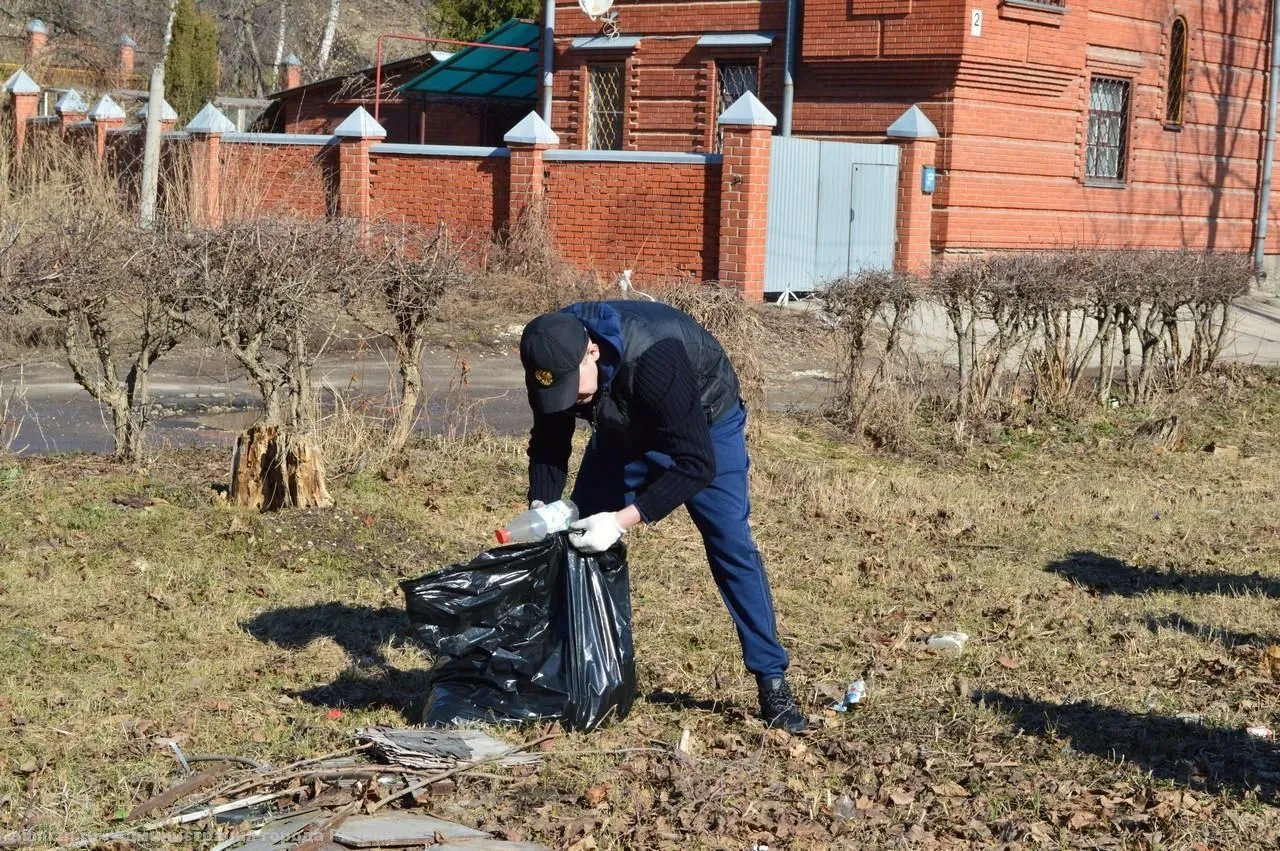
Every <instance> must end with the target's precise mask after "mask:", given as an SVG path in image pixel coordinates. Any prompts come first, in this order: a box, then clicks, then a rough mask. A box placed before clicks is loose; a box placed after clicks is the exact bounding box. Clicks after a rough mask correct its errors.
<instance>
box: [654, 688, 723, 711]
mask: <svg viewBox="0 0 1280 851" xmlns="http://www.w3.org/2000/svg"><path fill="white" fill-rule="evenodd" d="M644 699H645V700H646V701H647V702H649V703H652V704H655V705H658V706H673V707H675V708H676V709H697V710H700V711H702V712H719V713H721V714H724V713H726V711H727V710H728V709H729V708H731V707H732V706H733V704H732V703H731V702H729V701H724V700H710V699H706V698H697V697H694V696H693V695H691V694H689V693H687V692H683V691H667V690H666V689H654V690H653V691H651V692H649V693H648V694H647V695H645V698H644Z"/></svg>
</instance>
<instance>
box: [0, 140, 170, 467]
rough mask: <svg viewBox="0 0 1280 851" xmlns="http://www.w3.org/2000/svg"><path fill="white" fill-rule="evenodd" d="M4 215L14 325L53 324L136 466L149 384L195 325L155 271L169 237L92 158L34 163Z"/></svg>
mask: <svg viewBox="0 0 1280 851" xmlns="http://www.w3.org/2000/svg"><path fill="white" fill-rule="evenodd" d="M27 167H28V168H31V169H36V168H39V169H40V171H39V174H38V177H39V179H38V180H33V175H32V174H30V173H29V174H27V175H26V176H25V179H24V180H22V181H19V182H18V184H17V186H16V188H15V189H14V191H13V192H12V193H11V194H10V195H9V196H8V198H7V204H6V205H5V207H4V210H3V218H4V222H3V233H4V240H3V245H0V251H2V252H3V256H4V264H3V281H4V285H5V286H4V290H5V294H4V296H3V299H4V301H5V302H6V305H5V306H6V307H8V311H7V312H9V313H10V314H11V315H18V314H22V313H24V312H25V313H28V314H29V313H34V314H37V315H41V316H44V317H46V318H48V319H50V320H53V321H55V322H56V323H57V324H58V326H59V329H60V333H61V345H62V349H63V354H64V356H65V358H66V361H67V364H68V366H69V367H70V369H71V372H72V375H73V377H74V378H75V380H76V382H77V383H78V384H79V385H80V386H81V387H82V388H84V390H85V391H86V392H88V393H89V394H90V395H91V396H92V397H93V398H94V399H96V400H97V401H98V402H99V403H101V404H102V405H104V406H105V407H106V408H107V409H108V411H109V413H110V416H111V421H112V430H113V436H114V441H115V453H116V455H117V456H118V457H120V458H122V459H127V460H134V459H137V458H138V457H139V456H140V454H141V452H142V448H143V442H144V438H145V433H146V430H147V427H148V426H149V411H150V404H149V395H150V393H149V386H148V381H149V376H150V370H151V368H152V367H153V366H154V364H155V363H156V361H157V360H159V359H160V358H161V357H163V356H164V355H165V354H167V353H168V352H170V351H172V350H173V349H174V348H175V347H176V346H177V345H178V343H179V342H181V340H182V339H183V337H184V335H185V334H186V331H187V327H188V326H187V324H186V322H185V320H184V318H183V316H182V315H181V314H182V299H181V298H180V297H178V296H177V295H176V294H175V292H174V291H173V289H172V286H171V285H172V283H173V281H172V278H171V277H170V276H168V275H167V274H166V270H165V269H163V268H162V267H161V266H159V265H157V263H156V262H155V260H156V258H157V257H158V256H160V255H162V254H163V253H164V252H163V246H164V245H165V243H166V240H167V238H168V234H167V233H166V232H164V231H163V229H159V230H149V231H144V230H142V229H140V228H139V227H138V226H137V225H136V224H135V223H134V221H133V219H132V218H131V217H130V216H129V215H128V213H127V210H126V209H125V207H124V206H123V204H122V203H121V201H120V198H119V195H118V193H117V190H116V188H115V186H114V184H113V183H112V182H111V180H110V178H109V177H108V176H106V175H104V174H102V172H101V170H100V169H98V168H97V165H96V162H94V161H93V160H92V154H84V155H81V156H79V157H78V158H77V157H76V156H75V155H74V153H73V152H68V151H63V153H62V154H60V155H58V156H54V155H50V156H48V157H47V158H45V159H42V160H36V159H35V158H34V157H33V159H32V160H28V161H27Z"/></svg>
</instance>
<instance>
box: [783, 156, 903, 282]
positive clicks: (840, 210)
mask: <svg viewBox="0 0 1280 851" xmlns="http://www.w3.org/2000/svg"><path fill="white" fill-rule="evenodd" d="M897 211H898V146H897V145H865V144H853V143H849V142H820V141H818V140H816V139H797V138H794V137H784V136H775V137H774V139H773V153H772V156H771V160H770V164H769V231H768V233H769V236H768V241H767V244H766V256H765V275H764V281H765V283H764V291H765V292H766V293H770V294H782V295H787V294H792V293H804V292H813V291H815V290H819V289H822V287H823V286H824V285H825V284H827V283H830V282H831V281H833V280H836V279H838V278H842V277H845V276H846V275H850V274H853V273H855V272H858V271H861V270H863V269H889V268H892V266H893V247H894V241H895V237H896V218H897Z"/></svg>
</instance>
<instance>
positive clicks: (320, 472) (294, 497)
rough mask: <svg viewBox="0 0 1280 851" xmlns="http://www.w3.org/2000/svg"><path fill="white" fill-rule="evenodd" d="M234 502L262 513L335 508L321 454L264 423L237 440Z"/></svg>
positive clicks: (300, 437) (293, 434) (303, 439)
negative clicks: (293, 509)
mask: <svg viewBox="0 0 1280 851" xmlns="http://www.w3.org/2000/svg"><path fill="white" fill-rule="evenodd" d="M230 497H231V502H232V503H233V504H235V505H243V506H247V507H250V508H256V509H258V510H259V511H278V510H280V509H282V508H330V507H332V506H333V497H332V496H330V495H329V489H328V488H327V487H326V486H325V481H324V460H323V459H322V458H321V456H320V448H319V447H318V446H316V445H315V443H314V442H313V441H312V440H311V439H310V438H308V437H306V436H305V435H300V434H297V433H296V432H292V431H289V430H287V429H283V428H281V427H280V426H278V425H274V424H272V423H265V422H261V423H255V424H253V425H251V426H250V427H249V428H248V429H246V430H245V431H243V432H242V433H241V434H240V436H239V437H238V438H236V449H235V454H234V455H232V458H231V494H230Z"/></svg>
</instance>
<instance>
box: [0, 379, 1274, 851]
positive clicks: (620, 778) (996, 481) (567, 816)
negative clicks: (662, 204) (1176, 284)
mask: <svg viewBox="0 0 1280 851" xmlns="http://www.w3.org/2000/svg"><path fill="white" fill-rule="evenodd" d="M496 371H498V370H495V372H496ZM502 371H504V374H505V366H504V367H502ZM473 374H474V373H473ZM185 392H195V391H185ZM1168 409H1172V410H1176V411H1177V412H1178V413H1179V414H1180V415H1181V416H1182V417H1183V419H1184V421H1185V422H1186V423H1187V425H1188V428H1189V439H1188V441H1187V449H1186V451H1181V452H1173V453H1168V452H1163V453H1157V452H1153V451H1152V450H1151V449H1150V448H1145V449H1143V448H1138V449H1130V448H1125V438H1126V437H1127V436H1128V435H1130V434H1132V433H1133V431H1134V429H1135V428H1136V427H1137V425H1139V424H1140V423H1141V422H1142V421H1143V420H1145V419H1146V418H1147V417H1149V416H1151V415H1152V414H1153V413H1165V412H1167V410H1168ZM1278 427H1280V375H1277V374H1276V373H1274V372H1264V371H1242V370H1235V371H1234V372H1233V373H1232V377H1231V379H1230V380H1227V379H1225V378H1224V379H1222V380H1216V379H1215V380H1214V381H1210V382H1207V383H1206V384H1205V386H1204V387H1203V388H1201V390H1200V392H1198V393H1196V394H1191V395H1188V396H1186V397H1184V398H1181V399H1179V400H1173V401H1170V402H1169V403H1168V407H1167V408H1166V410H1164V411H1160V412H1153V411H1142V410H1125V409H1120V410H1114V411H1108V412H1106V413H1105V415H1104V414H1099V415H1097V416H1096V417H1093V418H1089V419H1086V420H1085V421H1083V422H1077V423H1068V422H1061V421H1052V420H1045V421H1039V422H1037V423H1034V424H1032V425H1026V424H1022V425H1020V426H1018V427H1017V428H1012V427H1008V428H1005V429H1004V430H1003V431H998V432H997V433H996V435H995V437H994V438H993V439H992V440H991V441H990V442H988V443H979V444H976V445H974V446H972V447H971V448H969V449H968V450H966V451H963V452H961V451H957V450H954V449H950V448H945V447H942V446H940V445H938V444H936V443H932V442H930V441H929V440H928V439H927V438H922V439H921V440H920V441H918V442H917V443H916V444H915V446H916V449H915V450H913V451H912V452H910V453H908V454H897V455H891V454H877V453H873V452H869V451H867V450H865V449H863V448H860V447H858V446H854V445H851V444H850V443H848V442H847V441H846V440H845V439H844V438H843V437H842V436H841V435H840V434H839V433H837V432H835V431H833V430H831V429H830V428H829V427H828V426H827V425H825V424H824V423H823V422H822V420H820V419H818V418H816V417H814V416H813V415H812V414H806V413H803V412H802V413H796V414H774V415H772V416H770V417H768V418H767V422H766V423H765V427H764V428H763V430H762V433H761V434H760V436H759V439H758V441H757V445H756V447H755V449H754V454H753V461H754V467H753V489H754V493H753V497H754V501H755V509H756V510H755V530H756V533H757V537H758V540H759V543H760V546H761V549H762V551H763V553H764V555H765V558H766V561H767V564H768V566H769V570H770V574H771V577H772V582H773V588H774V596H775V599H776V602H777V608H778V611H779V618H780V623H779V627H780V632H781V636H782V638H783V641H784V643H785V644H786V646H787V647H788V648H789V649H790V651H791V653H792V659H793V662H792V669H791V678H792V681H793V684H794V685H795V687H796V691H797V692H798V694H799V695H800V696H801V699H802V701H803V703H804V707H805V710H806V712H808V713H809V714H810V716H811V719H812V721H813V723H814V726H815V731H814V732H813V733H812V735H810V736H808V737H805V738H803V739H797V738H792V737H788V736H786V735H785V734H782V733H778V732H768V731H766V730H764V729H763V728H762V726H761V725H760V723H759V722H758V721H757V720H756V719H755V718H754V716H753V713H754V700H755V697H754V687H753V683H752V681H751V679H750V677H749V676H748V675H747V674H746V672H745V671H744V670H743V668H742V665H741V661H740V658H739V655H738V648H737V642H736V639H735V636H734V634H733V631H732V626H731V622H730V621H729V618H728V617H727V615H726V614H725V612H724V610H723V606H722V605H721V603H720V601H719V599H718V598H717V596H716V594H715V590H714V586H713V584H712V582H711V580H710V576H709V574H708V571H707V569H706V566H705V561H704V559H703V556H702V554H701V544H700V541H699V540H698V537H697V535H696V532H695V530H694V529H693V527H692V525H691V524H690V523H689V521H688V519H687V518H686V517H685V516H683V515H680V516H676V517H673V518H670V519H668V520H666V521H664V522H662V523H660V524H657V525H656V526H655V527H653V528H648V529H644V530H641V531H639V532H637V533H635V534H633V535H631V536H630V544H631V549H630V562H631V574H632V577H633V605H634V608H635V624H634V626H635V641H636V650H637V657H638V669H639V678H640V693H641V698H640V700H639V701H638V702H637V704H636V706H635V709H634V711H633V712H632V714H631V715H630V717H628V718H627V719H625V720H624V721H621V722H620V723H617V724H615V725H612V726H610V727H608V728H606V729H603V730H600V731H598V732H596V733H593V734H590V735H582V734H571V735H565V736H563V737H561V738H559V739H556V740H555V741H553V742H551V743H550V744H549V745H548V748H549V749H548V750H547V751H546V752H545V754H544V756H545V758H546V764H545V765H544V766H543V767H542V768H541V769H540V770H539V771H538V772H536V773H535V774H533V775H531V776H516V775H511V776H505V775H502V774H497V773H493V774H490V775H486V776H484V777H467V776H465V775H464V776H462V777H460V778H459V779H458V781H457V786H456V788H455V789H454V790H453V791H451V792H450V793H449V794H447V795H442V796H441V797H440V798H439V799H438V801H433V802H432V803H431V804H430V805H429V809H430V810H431V811H432V812H434V813H435V814H437V815H440V816H442V817H445V818H450V819H453V820H457V821H462V822H465V823H468V824H473V825H475V826H478V827H482V828H483V829H486V830H489V831H491V832H493V833H495V834H497V835H499V836H504V837H506V838H509V839H526V840H531V841H538V842H543V843H545V844H547V845H550V846H552V847H556V848H574V849H579V851H585V849H589V848H600V849H607V848H724V849H745V848H753V847H760V846H761V845H768V846H769V847H770V848H866V847H913V848H942V847H945V848H989V847H1002V846H1003V847H1009V848H1039V847H1044V848H1048V847H1061V848H1067V847H1070V848H1150V849H1155V848H1160V849H1174V848H1178V849H1203V848H1264V847H1275V845H1276V843H1277V842H1280V818H1277V816H1276V811H1275V808H1274V807H1275V803H1276V798H1277V791H1278V790H1280V754H1278V753H1277V752H1276V745H1275V744H1274V743H1273V742H1272V741H1271V740H1269V739H1265V738H1257V737H1255V736H1254V735H1251V734H1250V733H1248V732H1246V728H1249V727H1270V728H1277V727H1280V716H1278V713H1277V695H1280V686H1278V685H1277V681H1276V680H1275V679H1273V677H1272V674H1271V669H1269V668H1268V667H1266V658H1267V657H1266V654H1265V650H1266V648H1267V647H1269V646H1270V645H1272V644H1273V643H1280V635H1277V630H1276V626H1275V623H1276V600H1277V598H1280V569H1278V568H1277V566H1276V565H1277V563H1278V561H1280V559H1278V558H1277V557H1278V556H1280V541H1278V539H1277V531H1280V524H1278V523H1277V520H1276V515H1275V502H1276V495H1277V484H1276V483H1277V481H1280V476H1278V473H1280V465H1278V464H1277V457H1278V456H1277V452H1276V448H1275V442H1276V435H1277V433H1278V431H1280V429H1278ZM1209 445H1215V446H1217V447H1219V448H1220V451H1219V452H1218V453H1214V452H1207V451H1203V450H1204V447H1206V446H1209ZM1224 446H1229V447H1234V448H1235V450H1238V451H1234V452H1233V451H1230V450H1227V449H1222V448H1221V447H1224ZM226 468H227V457H226V453H225V452H224V451H222V450H220V449H187V450H177V449H174V450H168V451H162V452H157V453H156V454H155V455H154V459H153V460H152V461H151V462H150V463H149V464H148V465H147V466H145V467H144V468H141V469H131V468H126V467H121V466H117V465H115V464H113V463H111V462H110V461H108V460H107V459H104V458H101V457H95V456H89V455H58V456H53V457H43V458H39V457H36V458H23V457H19V458H7V459H4V460H3V461H0V642H2V643H3V646H5V647H6V648H7V649H6V652H5V653H3V654H0V728H3V729H4V730H5V735H4V736H3V737H0V840H4V839H5V838H6V837H21V838H23V840H24V841H26V842H28V843H29V844H30V843H34V844H36V845H38V846H54V845H56V844H57V842H58V838H59V837H63V838H69V837H85V836H89V835H94V834H98V833H102V832H105V831H108V830H111V829H118V828H119V824H118V823H117V822H115V819H117V818H118V817H120V816H121V815H122V814H123V813H124V812H126V811H127V810H128V809H129V808H130V807H131V806H132V805H133V804H134V803H136V802H137V801H138V800H140V799H142V798H145V797H147V796H148V795H150V794H153V793H155V792H157V791H159V790H162V789H164V788H166V787H168V786H169V785H170V784H172V783H173V782H175V780H176V779H177V778H178V777H179V774H180V772H179V770H178V766H177V764H176V763H175V760H174V758H173V753H172V751H171V750H170V748H169V745H168V743H169V742H170V741H176V742H178V743H180V745H181V747H182V748H183V749H184V751H185V752H186V753H188V754H201V753H231V754H239V755H242V756H246V757H250V758H253V759H257V760H261V761H270V762H272V763H274V764H282V763H286V762H289V761H291V760H295V759H300V758H305V757H308V756H314V755H318V754H321V753H326V752H329V751H333V750H336V749H340V748H343V747H345V746H347V745H348V744H349V742H350V739H349V736H350V734H351V731H352V730H353V729H354V728H356V727H361V726H367V725H369V724H373V723H386V724H395V725H403V724H407V723H412V722H413V721H415V720H416V718H417V717H418V713H419V712H420V708H421V705H422V700H423V698H424V696H425V691H426V672H427V669H428V666H429V661H430V660H429V659H428V658H426V656H425V655H424V654H423V652H422V651H421V650H419V649H418V648H417V647H416V646H415V645H414V643H413V641H412V639H411V638H410V636H409V632H408V624H407V622H406V619H405V616H404V613H403V598H402V596H401V593H400V591H399V588H398V585H397V583H398V582H399V581H400V580H401V579H405V578H409V577H415V576H419V575H421V574H424V573H426V572H428V571H431V570H434V569H436V568H438V567H441V566H443V565H446V564H449V563H452V562H455V561H459V560H463V559H467V558H470V557H472V556H474V555H475V554H476V553H477V552H479V551H481V550H482V549H484V548H485V547H487V546H489V541H491V540H492V530H493V529H494V528H496V527H498V526H500V525H501V524H502V522H503V521H505V520H506V519H507V518H508V517H509V516H510V515H511V514H513V513H514V512H515V511H517V510H518V509H519V508H520V507H521V503H520V498H519V494H520V493H521V492H522V491H523V487H524V479H523V476H524V457H523V443H522V441H521V440H520V439H519V438H518V437H507V436H503V435H501V434H496V435H495V434H475V435H472V436H470V437H465V438H458V437H445V436H430V435H427V436H424V438H423V440H422V442H421V443H420V444H419V445H417V446H416V448H415V449H414V451H413V453H412V457H411V459H410V464H409V466H408V468H407V470H403V471H399V470H397V471H387V475H383V474H382V471H379V470H376V469H370V470H365V471H363V472H361V473H359V474H356V475H353V476H349V477H345V478H343V479H341V480H339V481H335V482H334V483H332V489H333V491H334V493H335V496H336V497H337V499H338V507H337V508H336V509H334V510H332V511H314V512H312V511H308V512H294V513H282V514H278V515H268V516H262V515H257V514H253V513H247V512H244V511H240V510H236V509H232V508H228V507H227V506H226V505H225V504H224V503H223V502H221V501H220V499H219V498H218V495H217V494H218V491H217V487H218V486H221V485H224V484H225V481H226V475H227V472H226ZM131 497H145V498H146V499H143V500H137V499H129V498H131ZM147 503H150V504H149V507H145V508H131V507H128V506H129V505H139V504H147ZM946 630H962V631H964V632H966V633H968V634H969V635H970V636H971V638H970V641H969V642H968V645H967V646H966V648H965V650H964V652H963V654H961V655H959V656H956V655H953V654H946V653H936V652H934V651H931V650H930V649H929V648H928V647H927V646H926V644H925V639H926V638H927V637H928V636H929V635H930V634H933V633H937V632H941V631H946ZM858 678H862V679H864V680H865V681H866V683H867V686H868V695H867V698H866V699H865V701H864V702H863V703H862V704H860V705H859V706H857V707H855V708H854V709H853V710H852V711H851V712H848V713H843V714H841V713H836V712H832V711H830V710H828V709H826V705H827V704H828V703H829V701H830V698H829V697H828V696H827V695H828V694H829V693H832V692H836V691H839V690H842V689H843V688H844V686H845V685H847V684H848V683H849V682H851V681H852V680H855V679H858ZM334 710H337V711H336V712H335V711H334ZM685 731H688V733H687V743H688V747H687V749H686V750H687V752H685V751H680V750H679V749H678V748H677V743H679V742H680V741H681V739H682V738H685V737H686V733H685ZM502 735H503V736H505V737H506V738H507V739H509V740H510V741H513V742H514V741H518V740H521V739H522V738H524V737H527V736H528V735H530V734H529V733H528V732H525V733H517V732H505V733H502ZM230 829H231V828H230V827H229V826H228V825H226V824H206V825H197V826H195V827H193V828H192V829H191V831H190V832H187V833H184V834H181V835H179V837H178V838H176V839H175V838H174V837H172V836H169V837H167V838H165V837H152V840H154V841H151V840H147V841H140V842H139V843H137V844H134V845H124V846H118V847H139V848H142V847H173V848H207V847H211V846H212V845H213V844H215V843H216V842H217V840H218V838H219V837H220V836H222V835H224V834H225V833H226V832H227V831H228V830H230Z"/></svg>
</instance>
